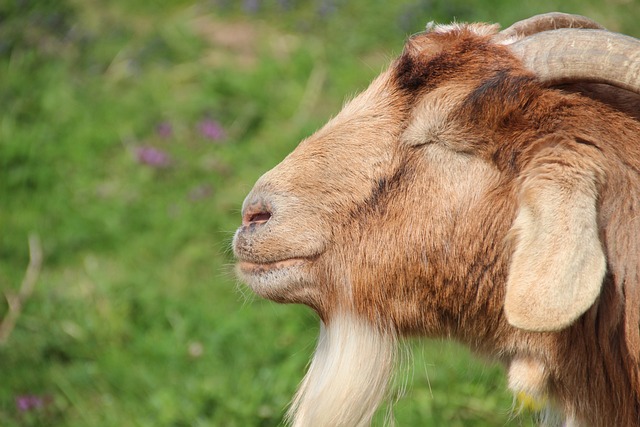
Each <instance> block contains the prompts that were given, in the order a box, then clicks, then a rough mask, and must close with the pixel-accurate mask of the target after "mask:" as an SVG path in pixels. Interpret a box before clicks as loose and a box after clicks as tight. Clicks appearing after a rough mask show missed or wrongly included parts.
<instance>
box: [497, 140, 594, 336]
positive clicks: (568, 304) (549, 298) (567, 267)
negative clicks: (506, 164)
mask: <svg viewBox="0 0 640 427" xmlns="http://www.w3.org/2000/svg"><path fill="white" fill-rule="evenodd" d="M556 139H557V138H556ZM543 144H545V143H543ZM545 145H546V148H543V149H542V150H540V151H539V152H538V154H537V155H536V156H535V157H534V158H533V159H532V160H530V161H529V163H528V164H527V165H526V167H525V169H524V170H523V171H522V175H521V177H520V188H519V203H520V205H519V210H518V212H517V215H516V218H515V221H514V223H513V226H512V228H511V231H510V237H511V238H513V244H514V246H513V247H514V251H513V255H512V258H511V265H510V267H509V276H508V279H507V288H506V296H505V303H504V310H505V313H506V316H507V319H508V321H509V323H511V324H512V325H513V326H516V327H518V328H521V329H526V330H531V331H553V330H559V329H562V328H564V327H566V326H569V325H570V324H571V323H572V322H573V321H575V320H576V319H577V318H578V317H580V316H581V315H582V314H583V313H584V312H585V311H587V310H588V309H589V307H591V306H592V305H593V303H594V302H595V300H596V299H597V298H598V296H599V294H600V287H601V285H602V280H603V278H604V274H605V270H606V260H605V255H604V253H603V250H602V245H601V243H600V240H599V237H598V225H597V212H596V200H597V191H598V181H599V179H600V176H601V175H602V173H601V170H600V168H598V166H597V164H596V163H595V161H594V160H593V158H592V157H590V156H586V155H584V154H580V153H581V152H584V151H585V150H589V149H593V147H588V146H585V145H578V144H577V143H575V142H573V141H571V140H569V141H566V140H565V141H561V140H557V141H555V142H553V141H552V142H551V143H550V142H549V141H546V144H545ZM572 146H573V148H575V149H572Z"/></svg>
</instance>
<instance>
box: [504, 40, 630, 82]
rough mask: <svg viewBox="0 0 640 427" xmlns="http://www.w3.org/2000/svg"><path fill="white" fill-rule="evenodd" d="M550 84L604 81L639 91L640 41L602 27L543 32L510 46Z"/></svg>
mask: <svg viewBox="0 0 640 427" xmlns="http://www.w3.org/2000/svg"><path fill="white" fill-rule="evenodd" d="M509 48H510V49H511V51H512V52H513V53H514V54H515V55H516V56H518V57H519V58H520V59H521V60H522V61H523V63H524V65H525V66H526V67H527V68H529V69H530V70H532V71H533V72H534V73H535V74H536V75H537V76H538V78H539V79H540V80H542V81H543V82H546V83H549V84H558V83H568V82H576V81H584V82H590V83H606V84H609V85H613V86H618V87H620V88H623V89H626V90H629V91H632V92H635V93H639V94H640V40H637V39H634V38H633V37H628V36H624V35H622V34H617V33H612V32H609V31H605V30H585V29H560V30H554V31H544V32H541V33H538V34H534V35H532V36H529V37H526V38H524V39H522V40H520V41H517V42H515V43H513V44H511V45H509Z"/></svg>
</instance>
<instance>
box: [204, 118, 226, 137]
mask: <svg viewBox="0 0 640 427" xmlns="http://www.w3.org/2000/svg"><path fill="white" fill-rule="evenodd" d="M198 129H199V130H200V134H201V135H202V136H204V137H205V138H208V139H212V140H214V141H216V140H220V139H223V138H224V137H225V133H224V129H222V126H220V123H218V122H216V121H215V120H211V119H204V120H202V121H201V122H200V123H199V124H198Z"/></svg>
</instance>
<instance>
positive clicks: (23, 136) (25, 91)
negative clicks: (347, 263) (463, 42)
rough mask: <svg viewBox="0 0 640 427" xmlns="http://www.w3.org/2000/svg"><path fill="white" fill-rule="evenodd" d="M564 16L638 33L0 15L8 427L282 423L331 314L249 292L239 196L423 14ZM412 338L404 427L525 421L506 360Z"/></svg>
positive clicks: (253, 17) (475, 3) (368, 11)
mask: <svg viewBox="0 0 640 427" xmlns="http://www.w3.org/2000/svg"><path fill="white" fill-rule="evenodd" d="M559 4H562V5H563V6H562V7H560V6H558V5H559ZM550 10H563V11H568V12H576V13H581V14H585V15H589V16H591V17H593V18H595V19H597V20H599V21H600V22H602V23H603V24H604V25H606V26H607V27H609V28H610V29H613V30H616V31H621V32H625V33H628V34H631V35H635V36H640V30H639V29H638V27H637V18H638V17H640V2H638V1H636V0H610V1H606V2H602V1H595V0H580V1H578V0H573V1H571V0H570V1H562V2H560V1H550V0H541V1H533V0H524V1H521V2H517V3H514V2H511V1H507V0H493V1H492V0H469V1H461V0H449V1H438V0H403V1H397V2H387V1H383V0H368V1H367V0H354V1H349V0H324V1H320V0H318V1H302V0H300V1H296V0H278V1H276V0H271V1H268V0H264V1H259V0H254V1H250V0H243V1H239V0H238V1H236V0H217V1H216V0H209V1H204V0H203V1H199V2H187V1H170V0H156V1H152V0H145V1H129V0H113V1H100V0H82V1H81V0H76V1H72V0H56V1H54V0H40V1H36V0H32V1H29V0H25V1H12V0H5V1H4V2H2V4H1V5H0V102H1V105H2V106H3V109H2V110H3V111H2V114H1V115H0V290H1V291H2V292H3V294H4V298H2V301H1V302H0V318H1V319H4V320H3V322H2V326H0V367H1V369H2V381H1V382H0V425H2V426H175V427H178V426H229V427H231V426H276V425H280V424H282V415H283V412H284V408H285V407H286V405H287V403H288V401H289V399H290V397H291V395H292V394H293V392H294V390H295V388H296V385H297V383H298V382H299V381H300V379H301V378H302V376H303V374H304V371H305V366H306V363H307V361H308V359H309V356H310V354H311V353H312V351H313V348H314V345H315V338H316V335H317V333H318V320H317V319H316V317H315V316H314V315H313V313H312V312H311V311H310V310H309V309H306V308H305V307H297V306H281V305H276V304H274V303H270V302H265V301H262V300H259V299H257V298H255V297H254V296H252V295H251V294H250V293H249V292H248V291H247V290H246V289H245V288H244V287H243V286H242V285H240V284H238V283H236V280H235V279H234V276H233V268H232V264H233V259H232V256H231V252H230V249H229V245H230V240H231V237H232V234H233V231H234V229H235V228H236V227H237V225H238V223H239V220H240V218H239V209H240V205H241V203H242V200H243V198H244V196H245V194H246V193H247V192H248V190H249V189H250V188H251V186H252V184H253V182H254V181H255V179H257V178H258V177H259V176H260V175H261V174H262V173H263V172H264V171H266V170H268V169H269V168H271V167H272V166H274V165H275V164H277V163H278V161H279V160H280V159H282V158H283V157H284V156H285V155H286V154H287V153H288V152H289V151H291V150H292V149H293V148H294V147H295V146H296V144H297V142H298V141H299V140H300V139H301V138H303V137H305V136H306V135H309V134H310V133H312V132H313V131H314V130H315V129H317V128H318V127H319V126H320V125H321V124H322V123H323V122H325V121H326V120H327V119H328V118H329V117H330V116H331V115H332V114H335V113H336V112H337V111H338V110H339V109H340V106H341V104H342V102H343V100H344V99H345V98H347V97H349V96H351V95H353V94H354V93H356V92H357V91H359V90H361V89H363V88H364V87H366V85H367V83H368V82H369V81H370V80H371V79H372V78H373V77H374V76H375V75H376V74H378V73H379V72H380V70H381V69H382V68H383V67H384V66H385V65H386V64H387V63H388V62H389V59H390V58H392V57H393V55H396V54H398V53H399V52H400V50H401V48H402V43H403V40H404V39H405V38H406V36H407V35H409V34H411V33H415V32H418V31H420V30H421V28H423V26H424V24H425V23H426V22H427V21H430V20H436V21H440V22H448V21H451V20H453V19H456V20H459V21H471V20H474V21H475V20H482V21H492V22H500V23H503V24H505V25H508V24H510V23H512V22H513V21H515V20H517V19H521V18H524V17H527V16H529V15H531V14H534V13H540V12H545V11H550ZM29 242H31V245H30V244H29ZM30 248H31V253H32V255H31V257H30ZM39 252H41V254H42V261H41V262H38V256H37V255H38V253H39ZM30 262H31V264H30ZM29 265H30V267H28V266H29ZM27 271H28V272H29V273H28V276H29V277H27V278H26V279H25V274H26V273H27ZM30 286H33V288H32V289H29V287H30ZM21 289H22V290H21ZM408 347H409V348H411V349H412V352H413V355H414V357H413V359H412V360H411V361H410V362H408V363H407V366H406V368H405V370H404V371H405V372H404V373H403V374H401V375H400V376H399V380H398V381H399V383H402V382H403V381H404V380H406V381H407V382H408V388H407V391H406V392H405V394H404V395H403V396H402V397H400V398H399V400H398V401H397V402H395V403H394V405H393V408H394V410H393V412H394V417H395V419H396V422H397V425H400V426H417V425H420V426H452V427H455V426H507V425H508V426H529V425H531V423H532V415H531V414H530V413H528V412H526V411H525V412H524V413H523V414H521V415H520V416H516V415H515V414H514V412H513V411H512V405H513V401H512V398H511V396H510V395H509V394H508V393H507V392H506V391H505V379H504V374H503V372H502V371H501V369H500V368H499V367H498V366H495V365H493V364H491V363H489V362H485V361H482V360H480V359H478V358H477V357H474V356H471V355H470V354H469V353H468V352H467V351H466V350H464V349H463V348H460V347H459V346H457V345H456V344H453V343H449V342H432V341H419V342H417V341H416V342H412V343H409V345H408ZM385 416H386V409H382V410H381V413H380V414H379V416H378V417H377V418H376V425H382V424H383V423H384V419H385Z"/></svg>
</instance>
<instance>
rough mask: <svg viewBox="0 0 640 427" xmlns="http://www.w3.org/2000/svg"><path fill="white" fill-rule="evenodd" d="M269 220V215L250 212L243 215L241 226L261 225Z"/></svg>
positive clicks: (261, 212)
mask: <svg viewBox="0 0 640 427" xmlns="http://www.w3.org/2000/svg"><path fill="white" fill-rule="evenodd" d="M270 219H271V213H270V212H266V211H260V212H252V213H247V214H245V216H244V218H243V221H242V223H243V225H245V226H248V225H262V224H264V223H266V222H267V221H269V220H270Z"/></svg>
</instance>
